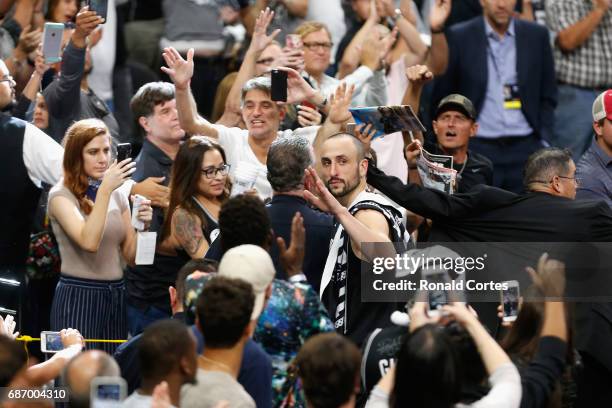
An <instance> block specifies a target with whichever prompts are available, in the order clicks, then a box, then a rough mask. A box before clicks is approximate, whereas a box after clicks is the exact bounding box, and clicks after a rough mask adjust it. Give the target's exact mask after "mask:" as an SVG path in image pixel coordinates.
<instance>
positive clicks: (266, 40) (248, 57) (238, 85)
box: [225, 8, 280, 115]
mask: <svg viewBox="0 0 612 408" xmlns="http://www.w3.org/2000/svg"><path fill="white" fill-rule="evenodd" d="M273 18H274V12H273V11H270V9H269V8H266V9H265V10H262V11H261V12H260V13H259V16H258V17H257V20H256V21H255V29H254V31H253V38H252V39H251V44H250V45H249V48H248V50H247V52H246V54H245V55H244V60H243V61H242V65H240V69H239V70H238V75H237V76H236V80H235V81H234V85H232V88H231V89H230V91H229V94H228V95H227V100H226V102H225V110H226V111H230V112H232V113H235V114H238V115H240V111H241V110H240V94H241V91H242V87H243V85H244V84H245V83H246V82H247V81H248V80H249V79H251V78H253V77H254V76H255V65H256V63H257V60H258V59H259V56H260V55H261V53H262V52H263V50H264V49H266V47H267V46H268V45H270V43H271V42H272V41H273V40H274V38H275V37H276V36H277V35H278V33H279V32H280V29H277V30H274V31H273V32H272V33H271V34H270V35H267V34H266V30H267V29H268V26H269V25H270V22H271V21H272V19H273Z"/></svg>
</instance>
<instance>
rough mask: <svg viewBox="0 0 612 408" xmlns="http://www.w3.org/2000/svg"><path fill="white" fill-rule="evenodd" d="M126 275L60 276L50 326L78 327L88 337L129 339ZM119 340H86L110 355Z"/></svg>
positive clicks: (52, 327)
mask: <svg viewBox="0 0 612 408" xmlns="http://www.w3.org/2000/svg"><path fill="white" fill-rule="evenodd" d="M126 310H127V309H126V303H125V283H124V281H123V279H120V280H112V281H102V280H93V279H82V278H74V277H68V276H61V277H60V280H59V282H58V284H57V287H56V288H55V296H54V298H53V305H52V306H51V329H52V330H54V331H59V330H61V329H67V328H69V327H71V328H73V329H77V330H78V331H79V332H81V334H82V335H83V338H85V339H117V340H126V339H127V334H128V330H127V312H126ZM117 346H118V344H117V343H87V348H88V349H98V350H104V351H106V352H107V353H110V354H111V355H112V354H113V353H114V351H115V349H116V348H117Z"/></svg>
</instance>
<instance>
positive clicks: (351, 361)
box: [295, 333, 361, 408]
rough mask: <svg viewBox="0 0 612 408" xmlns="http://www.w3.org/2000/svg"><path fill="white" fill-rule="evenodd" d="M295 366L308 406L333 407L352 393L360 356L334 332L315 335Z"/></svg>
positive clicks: (355, 348) (300, 354)
mask: <svg viewBox="0 0 612 408" xmlns="http://www.w3.org/2000/svg"><path fill="white" fill-rule="evenodd" d="M295 364H296V366H297V369H298V374H299V376H300V379H301V380H302V385H303V387H304V394H305V396H306V400H307V401H308V403H309V404H310V406H312V407H313V408H336V407H339V406H340V405H342V404H344V403H346V402H347V401H348V400H349V399H350V398H351V396H352V395H353V394H354V393H355V386H356V385H357V384H358V380H359V367H360V365H361V353H360V352H359V349H358V348H357V346H355V344H353V343H352V342H351V341H350V340H348V339H347V338H345V337H343V336H341V335H339V334H337V333H324V334H317V335H316V336H313V337H311V338H309V339H308V340H307V341H306V343H304V345H303V346H302V348H301V349H300V351H299V353H298V354H297V357H296V360H295Z"/></svg>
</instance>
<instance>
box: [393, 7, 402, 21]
mask: <svg viewBox="0 0 612 408" xmlns="http://www.w3.org/2000/svg"><path fill="white" fill-rule="evenodd" d="M403 16H404V15H403V14H402V10H400V9H398V8H396V9H395V16H394V17H393V18H394V19H395V21H397V20H399V19H400V18H401V17H403Z"/></svg>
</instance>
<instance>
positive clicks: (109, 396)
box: [96, 384, 121, 401]
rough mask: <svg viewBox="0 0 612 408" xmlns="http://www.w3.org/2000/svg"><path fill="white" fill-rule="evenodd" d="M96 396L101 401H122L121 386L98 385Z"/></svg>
mask: <svg viewBox="0 0 612 408" xmlns="http://www.w3.org/2000/svg"><path fill="white" fill-rule="evenodd" d="M96 396H97V398H98V399H99V400H104V401H105V400H111V401H121V386H120V385H119V384H98V390H97V392H96Z"/></svg>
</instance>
